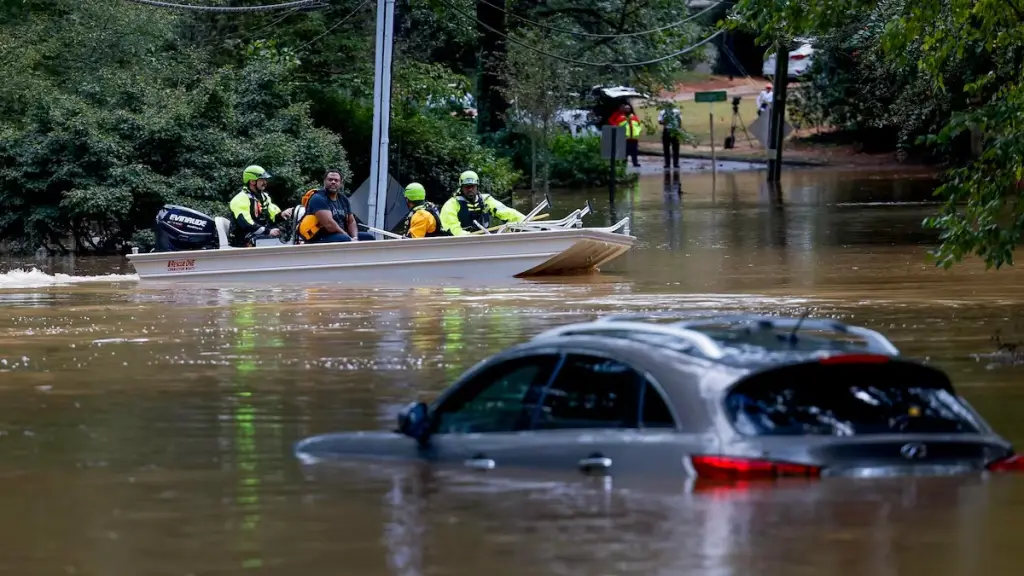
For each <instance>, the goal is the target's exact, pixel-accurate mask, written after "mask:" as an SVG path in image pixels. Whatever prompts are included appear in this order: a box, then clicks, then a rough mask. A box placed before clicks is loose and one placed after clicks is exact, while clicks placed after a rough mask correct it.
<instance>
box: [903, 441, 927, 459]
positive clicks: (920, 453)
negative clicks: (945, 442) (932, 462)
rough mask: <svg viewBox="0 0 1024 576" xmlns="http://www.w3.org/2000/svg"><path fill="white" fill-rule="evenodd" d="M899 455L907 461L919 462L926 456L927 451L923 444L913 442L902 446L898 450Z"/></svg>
mask: <svg viewBox="0 0 1024 576" xmlns="http://www.w3.org/2000/svg"><path fill="white" fill-rule="evenodd" d="M900 454H902V455H903V457H904V458H906V459H907V460H920V459H922V458H924V457H925V456H927V455H928V449H927V448H925V446H924V444H920V443H917V442H913V443H911V444H904V445H903V447H902V448H900Z"/></svg>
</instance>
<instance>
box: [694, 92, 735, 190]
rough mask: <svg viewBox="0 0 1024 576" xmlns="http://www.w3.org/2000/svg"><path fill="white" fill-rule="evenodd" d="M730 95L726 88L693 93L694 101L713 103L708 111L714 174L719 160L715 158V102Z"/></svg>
mask: <svg viewBox="0 0 1024 576" xmlns="http://www.w3.org/2000/svg"><path fill="white" fill-rule="evenodd" d="M728 97H729V95H728V94H726V92H725V90H714V91H711V92H695V93H694V94H693V101H694V102H698V103H700V102H704V103H707V104H710V105H711V109H710V111H709V112H708V124H709V125H710V127H711V174H712V175H714V174H715V173H716V171H717V166H718V162H716V159H715V102H725V101H726V99H727V98H728Z"/></svg>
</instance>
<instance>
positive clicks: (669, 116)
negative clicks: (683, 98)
mask: <svg viewBox="0 0 1024 576" xmlns="http://www.w3.org/2000/svg"><path fill="white" fill-rule="evenodd" d="M658 124H661V126H662V128H663V129H662V132H661V147H662V149H663V150H664V152H665V168H668V160H669V151H670V150H671V152H672V167H673V168H679V131H680V130H681V129H682V128H683V114H682V112H680V111H679V108H676V107H675V106H673V107H671V108H662V109H661V110H660V111H659V112H658Z"/></svg>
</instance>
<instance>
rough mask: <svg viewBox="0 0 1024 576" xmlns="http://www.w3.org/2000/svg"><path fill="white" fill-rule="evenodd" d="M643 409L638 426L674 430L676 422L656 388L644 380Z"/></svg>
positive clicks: (652, 383) (646, 379)
mask: <svg viewBox="0 0 1024 576" xmlns="http://www.w3.org/2000/svg"><path fill="white" fill-rule="evenodd" d="M643 403H644V404H643V408H642V413H641V415H640V425H641V426H642V427H644V428H675V427H676V421H675V418H673V416H672V411H671V410H669V407H668V403H666V402H665V398H664V396H662V395H661V391H660V390H658V387H657V386H655V385H654V382H651V380H650V379H649V378H644V394H643Z"/></svg>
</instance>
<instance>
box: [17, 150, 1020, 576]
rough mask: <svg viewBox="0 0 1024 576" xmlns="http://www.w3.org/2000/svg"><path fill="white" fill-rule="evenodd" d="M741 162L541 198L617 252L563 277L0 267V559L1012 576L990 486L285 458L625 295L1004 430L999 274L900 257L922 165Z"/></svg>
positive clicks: (461, 572)
mask: <svg viewBox="0 0 1024 576" xmlns="http://www.w3.org/2000/svg"><path fill="white" fill-rule="evenodd" d="M763 176H764V173H763V172H750V173H721V174H718V176H717V178H715V186H714V187H712V178H711V175H710V174H683V175H682V178H681V182H674V181H673V180H672V179H671V178H669V180H668V181H667V182H664V181H663V180H662V177H661V175H656V176H651V177H645V179H644V180H643V181H642V182H641V183H640V185H639V187H638V188H637V189H635V190H627V191H622V192H620V193H619V195H618V198H617V199H616V203H615V207H614V214H612V209H611V208H610V207H609V204H608V201H607V197H606V192H602V191H591V192H589V193H579V192H572V193H555V194H553V199H554V201H555V203H556V209H555V210H552V213H553V215H559V214H561V213H563V212H566V211H569V210H571V209H573V208H577V207H580V206H582V204H583V202H584V201H585V200H586V199H587V198H591V199H592V200H593V202H594V206H595V208H596V209H597V213H596V215H595V216H594V217H593V218H592V219H591V224H601V223H602V222H606V223H610V222H611V221H613V219H614V218H615V217H621V216H622V215H624V214H628V215H630V216H632V218H633V221H632V231H633V234H635V235H636V236H637V237H639V238H640V239H641V240H642V241H643V244H642V245H641V246H639V247H637V248H636V249H634V250H633V251H632V252H631V253H629V254H628V255H627V256H626V257H624V258H622V259H621V260H620V261H618V262H616V263H614V265H612V266H609V268H608V269H607V270H605V271H604V274H602V275H600V276H598V277H595V278H589V279H586V280H585V281H576V282H569V281H565V282H552V281H547V282H541V283H536V282H534V283H531V282H522V283H518V284H515V285H512V286H503V287H500V288H495V289H486V288H481V287H474V288H458V287H451V288H443V289H442V288H421V289H399V288H396V289H373V290H365V289H364V290H359V289H343V288H337V287H317V288H302V287H293V286H277V287H256V286H254V287H252V288H251V289H243V288H236V289H216V288H213V289H194V288H192V289H182V288H176V289H169V288H145V287H140V286H137V285H136V283H135V282H134V279H133V278H132V277H131V276H130V275H131V274H132V269H131V266H130V265H129V264H128V263H127V261H125V260H122V259H120V258H114V259H102V260H95V259H94V260H88V259H78V260H58V261H34V260H31V259H29V260H21V261H14V260H7V261H0V272H4V273H3V274H0V456H2V460H0V539H2V541H3V547H2V548H3V551H2V552H0V572H2V573H4V574H12V575H18V576H32V575H37V574H38V575H43V574H46V575H52V574H96V575H119V574H124V575H132V576H135V575H140V576H141V575H163V574H167V575H172V574H173V575H179V576H184V575H188V574H193V575H197V576H198V575H206V574H246V573H253V574H257V573H267V574H287V575H292V574H295V575H298V574H344V575H348V574H351V575H358V576H363V575H365V576H378V575H391V574H393V575H402V576H412V575H428V574H429V575H441V574H450V575H453V576H478V575H481V574H486V575H489V576H500V575H506V574H507V575H536V576H541V575H548V574H552V575H553V574H559V575H561V574H583V575H588V576H589V575H597V574H600V575H611V574H641V575H648V574H666V575H669V574H671V575H676V574H694V575H702V576H703V575H709V576H710V575H730V576H731V575H746V574H771V575H774V574H779V575H783V574H785V575H787V576H792V575H803V574H808V575H822V574H828V575H843V576H863V575H872V576H882V575H890V574H891V575H896V574H899V575H904V574H929V575H935V574H957V575H961V574H962V575H981V574H986V575H987V574H1017V573H1019V571H1020V569H1019V560H1020V558H1019V556H1018V554H1019V553H1020V542H1021V536H1020V534H1021V532H1022V529H1024V520H1022V519H1021V518H1022V517H1024V478H1019V477H1007V476H1002V477H996V478H960V479H952V480H950V479H945V480H934V479H912V480H900V481H869V480H863V481H859V482H841V481H823V482H820V483H816V484H813V485H810V486H796V487H787V486H782V487H777V488H765V489H756V490H755V489H747V490H744V489H739V488H737V489H732V490H720V491H701V490H688V489H687V488H686V486H685V485H684V484H683V483H682V482H675V483H672V485H671V486H669V487H668V489H667V490H666V489H664V487H663V486H662V487H660V488H659V489H658V490H643V489H639V488H630V487H626V488H624V487H622V486H616V485H614V484H611V485H609V484H606V483H604V482H602V481H600V480H596V479H594V480H581V479H548V478H545V479H530V478H522V477H511V476H508V477H506V476H501V475H500V474H493V475H487V476H480V475H474V474H465V473H462V472H452V471H442V470H434V469H430V468H424V467H419V466H415V465H406V466H401V465H385V464H380V465H370V464H358V465H351V464H349V465H345V466H330V467H328V466H323V467H315V466H303V465H301V464H300V463H299V462H297V461H296V459H295V458H294V456H293V454H292V446H293V444H294V442H295V441H297V440H299V439H301V438H303V437H306V436H309V435H312V434H318V433H323V432H329V431H336V430H356V429H365V428H370V429H386V428H389V427H391V426H393V422H394V415H395V413H396V411H397V410H398V409H399V408H400V407H401V406H403V405H404V404H405V403H407V402H409V401H412V400H415V399H429V398H432V397H433V396H434V395H435V394H437V393H438V392H440V391H441V390H442V389H443V388H444V387H445V384H446V383H447V382H449V381H450V380H451V379H452V378H454V377H455V376H456V375H457V374H459V373H460V372H461V371H462V370H464V369H466V368H468V367H469V366H470V365H472V364H473V363H475V362H476V361H478V360H480V359H482V358H484V357H485V356H487V355H488V354H491V353H493V352H496V351H497V350H499V349H501V348H502V347H505V346H508V345H511V344H513V343H516V342H519V341H522V340H523V339H526V338H528V337H530V336H531V335H533V334H536V333H537V332H539V331H541V330H543V329H545V328H549V327H552V326H555V325H558V324H561V323H565V322H570V321H577V320H585V319H590V318H593V317H595V316H596V315H598V314H601V313H604V312H609V311H648V310H659V311H660V310H677V311H682V312H691V313H693V314H695V315H704V314H711V313H714V312H742V311H746V312H760V313H786V314H793V315H798V314H800V313H801V312H803V311H804V310H805V309H808V308H809V309H811V310H813V312H814V313H815V314H816V315H819V316H832V317H836V318H840V319H843V320H845V321H848V322H853V323H857V324H863V325H866V326H869V327H872V328H876V329H880V330H882V331H883V332H884V333H886V334H887V335H889V336H890V337H891V339H892V340H893V341H894V343H895V344H896V345H897V346H898V347H899V348H900V349H901V350H902V351H903V352H904V353H905V354H908V355H911V356H914V357H919V358H926V359H928V361H929V362H933V363H935V364H937V365H939V366H940V367H942V368H944V369H946V370H948V371H949V373H950V374H951V375H952V377H953V379H954V382H955V383H956V384H957V385H958V386H959V388H960V389H961V391H962V392H963V394H964V395H965V396H966V397H967V398H968V400H970V401H971V402H972V403H973V404H974V405H975V406H976V407H977V408H978V409H979V410H980V411H981V412H982V414H983V415H984V416H985V417H986V418H987V419H989V421H990V422H991V423H992V424H993V425H994V426H995V427H996V428H997V429H998V430H999V431H1001V432H1002V433H1003V434H1004V435H1005V436H1006V437H1008V438H1009V439H1010V440H1011V441H1013V442H1014V443H1015V444H1017V445H1019V446H1020V445H1024V419H1022V417H1021V415H1022V414H1024V377H1022V376H1024V367H1020V366H1016V365H1013V364H1012V363H1010V362H1006V361H1005V360H1006V359H1005V358H1001V357H999V356H994V355H993V352H995V350H996V346H995V344H993V343H992V342H991V341H990V338H991V337H992V336H993V335H994V334H996V333H997V331H1000V332H1001V334H1002V337H1003V338H1004V339H1005V340H1009V341H1014V340H1016V339H1019V338H1024V322H1020V320H1021V319H1024V316H1022V312H1024V290H1022V287H1024V271H1021V270H1020V269H1007V270H1002V271H998V272H985V271H984V270H983V267H982V266H980V265H978V264H976V263H969V264H965V265H962V266H960V267H958V268H956V269H955V270H953V271H949V272H944V271H940V270H936V269H934V268H933V267H932V266H931V265H930V264H929V263H927V262H926V261H925V251H926V249H927V245H928V243H930V242H933V241H934V236H933V235H932V234H931V233H928V232H925V231H922V229H921V227H920V222H921V220H922V219H923V218H924V217H925V216H927V215H928V214H929V213H931V211H932V210H933V209H934V206H932V205H929V204H927V201H929V200H930V192H931V190H932V187H933V183H932V182H930V181H929V180H928V179H926V178H923V177H913V176H906V175H904V176H902V177H900V178H898V179H894V178H893V175H891V174H873V173H871V172H866V171H863V170H858V171H853V172H834V171H821V170H811V171H799V172H798V171H790V172H789V173H787V174H786V175H785V177H784V182H783V188H784V189H783V198H782V200H781V201H779V200H778V199H774V198H773V197H772V196H771V195H770V194H768V192H767V191H766V190H764V189H763V188H762V186H761V181H762V179H763ZM679 188H681V191H682V193H681V194H679V193H678V191H677V190H678V189H679ZM524 203H525V204H528V203H529V200H528V199H524ZM33 267H34V268H36V269H35V270H32V268H33ZM16 268H21V270H14V269H16ZM65 274H71V275H73V276H74V277H68V276H65ZM102 274H114V275H127V276H107V277H99V278H97V277H96V276H97V275H102Z"/></svg>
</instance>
